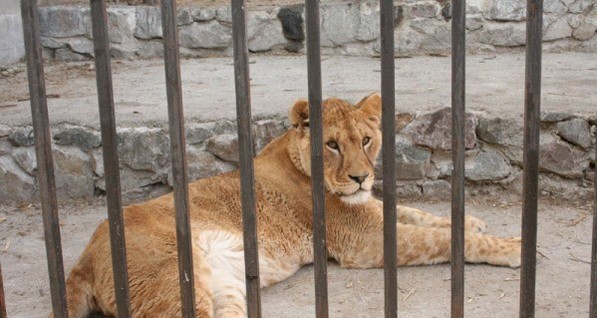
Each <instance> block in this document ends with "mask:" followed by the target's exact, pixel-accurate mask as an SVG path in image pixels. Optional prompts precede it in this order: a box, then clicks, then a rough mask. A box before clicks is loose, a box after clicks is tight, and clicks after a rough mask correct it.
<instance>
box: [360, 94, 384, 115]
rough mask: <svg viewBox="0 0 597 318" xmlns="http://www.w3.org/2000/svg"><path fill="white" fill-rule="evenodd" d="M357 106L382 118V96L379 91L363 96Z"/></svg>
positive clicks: (366, 112)
mask: <svg viewBox="0 0 597 318" xmlns="http://www.w3.org/2000/svg"><path fill="white" fill-rule="evenodd" d="M357 107H358V108H360V109H361V111H363V112H364V113H365V114H367V115H368V116H373V117H376V118H377V119H378V120H379V119H381V96H380V95H379V93H372V94H371V95H369V96H367V97H365V98H363V99H362V100H361V101H360V102H359V103H358V104H357Z"/></svg>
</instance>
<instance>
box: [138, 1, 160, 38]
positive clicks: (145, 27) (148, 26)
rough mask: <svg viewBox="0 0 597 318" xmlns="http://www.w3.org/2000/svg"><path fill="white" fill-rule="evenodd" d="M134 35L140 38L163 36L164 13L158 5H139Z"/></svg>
mask: <svg viewBox="0 0 597 318" xmlns="http://www.w3.org/2000/svg"><path fill="white" fill-rule="evenodd" d="M136 15H137V17H136V21H137V24H136V26H135V31H134V35H135V37H137V38H139V39H156V38H162V14H161V12H160V10H159V9H158V8H157V7H138V8H137V12H136Z"/></svg>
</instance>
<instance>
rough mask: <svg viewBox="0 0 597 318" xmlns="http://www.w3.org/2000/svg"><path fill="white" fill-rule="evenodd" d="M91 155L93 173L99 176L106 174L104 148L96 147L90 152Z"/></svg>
mask: <svg viewBox="0 0 597 318" xmlns="http://www.w3.org/2000/svg"><path fill="white" fill-rule="evenodd" d="M90 155H91V168H92V169H93V173H94V174H95V175H96V176H98V177H103V176H104V174H105V171H104V157H103V153H102V149H101V148H98V149H94V150H93V151H91V153H90Z"/></svg>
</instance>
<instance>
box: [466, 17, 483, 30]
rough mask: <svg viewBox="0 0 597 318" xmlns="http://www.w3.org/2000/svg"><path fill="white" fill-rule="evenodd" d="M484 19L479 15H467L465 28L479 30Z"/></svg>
mask: <svg viewBox="0 0 597 318" xmlns="http://www.w3.org/2000/svg"><path fill="white" fill-rule="evenodd" d="M484 23H485V20H484V19H483V17H482V16H481V15H472V16H471V15H467V17H466V29H467V30H469V31H476V30H480V29H481V28H482V27H483V24H484Z"/></svg>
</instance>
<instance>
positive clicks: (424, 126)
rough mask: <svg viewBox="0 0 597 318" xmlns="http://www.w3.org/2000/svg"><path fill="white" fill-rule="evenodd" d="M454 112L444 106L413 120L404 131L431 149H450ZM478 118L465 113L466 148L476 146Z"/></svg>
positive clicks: (415, 142)
mask: <svg viewBox="0 0 597 318" xmlns="http://www.w3.org/2000/svg"><path fill="white" fill-rule="evenodd" d="M451 125H452V113H451V110H450V108H444V109H441V110H438V111H436V112H433V113H428V114H424V115H422V116H419V117H418V118H416V119H415V120H413V121H412V122H411V123H410V124H409V125H408V126H406V128H404V130H403V131H402V132H403V133H404V134H405V135H406V136H409V137H410V140H412V141H413V143H414V144H415V145H418V146H425V147H429V148H431V149H441V150H449V149H451V148H452V126H451ZM475 126H476V119H475V116H474V115H473V114H470V113H467V114H466V115H465V132H464V144H465V147H466V149H471V148H473V147H475V144H476V139H477V138H476V135H475Z"/></svg>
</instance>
